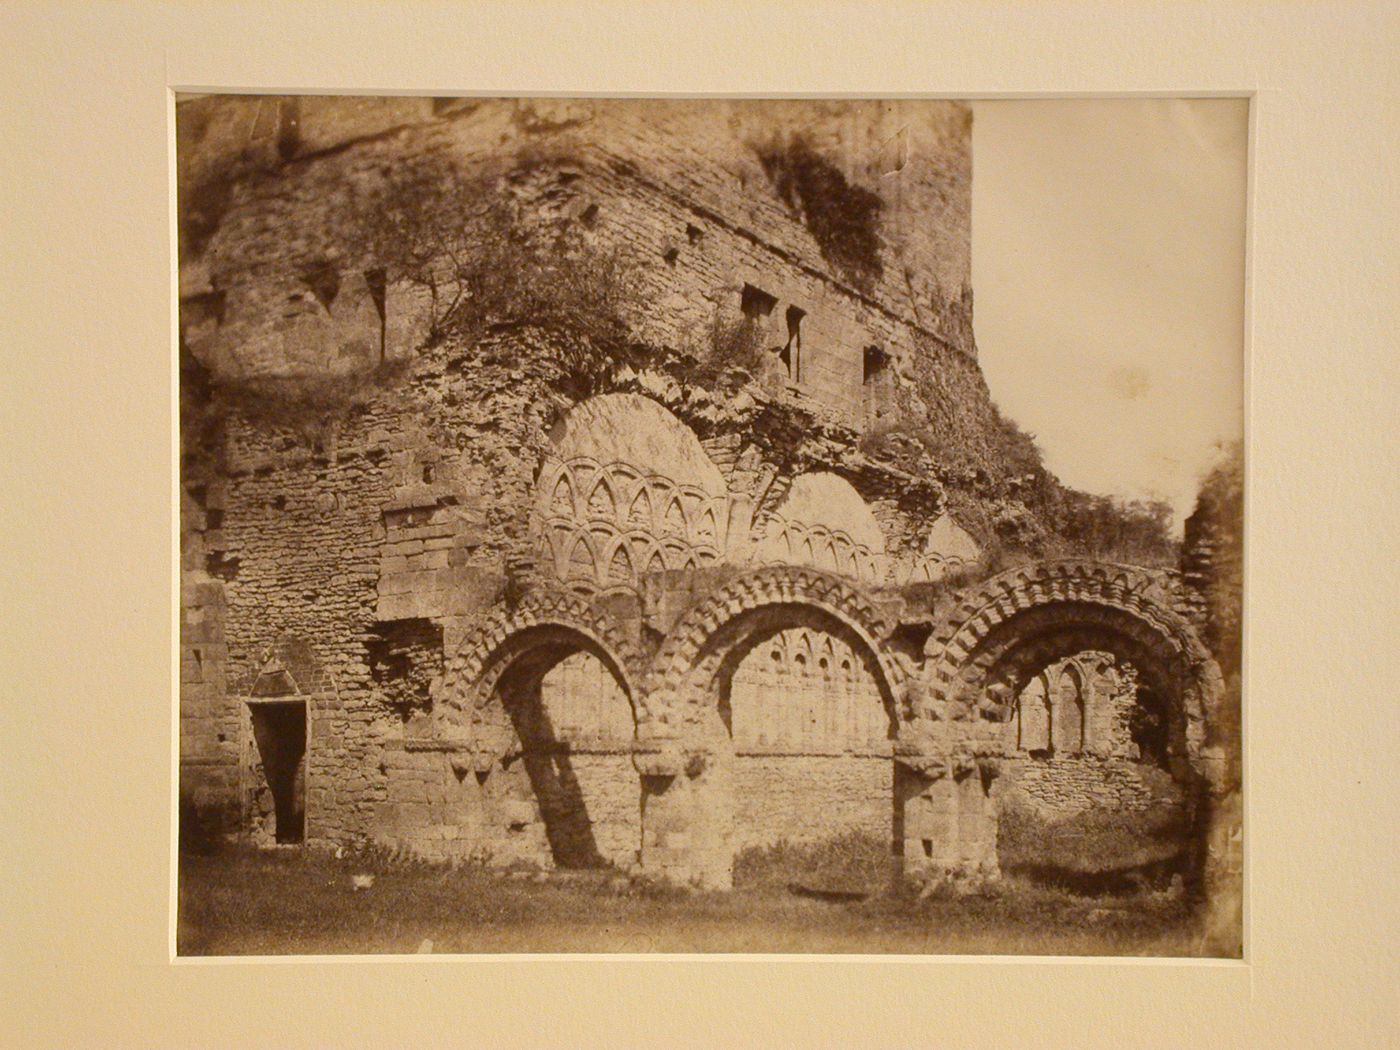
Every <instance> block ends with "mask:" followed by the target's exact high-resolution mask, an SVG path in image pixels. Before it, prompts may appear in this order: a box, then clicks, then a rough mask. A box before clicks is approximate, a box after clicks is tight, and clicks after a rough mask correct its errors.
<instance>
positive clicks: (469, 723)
mask: <svg viewBox="0 0 1400 1050" xmlns="http://www.w3.org/2000/svg"><path fill="white" fill-rule="evenodd" d="M548 602H549V603H552V607H551V608H543V607H541V602H540V601H539V600H536V601H535V602H533V603H527V604H526V605H525V606H522V607H521V608H519V609H517V610H515V611H514V613H513V614H510V615H509V616H506V615H502V616H499V617H497V618H496V619H497V620H499V621H500V622H488V623H487V624H484V625H483V626H482V627H480V628H479V629H478V630H477V631H476V632H474V634H473V635H472V636H471V637H469V639H468V641H467V643H466V644H465V645H464V646H463V648H462V650H459V654H458V657H457V658H455V659H454V661H453V663H452V665H451V666H450V668H449V675H448V677H447V678H446V679H445V683H444V687H443V691H442V697H441V698H442V703H441V704H440V705H438V710H439V714H438V718H439V720H440V721H441V722H442V723H445V724H444V725H442V726H441V727H440V732H441V734H442V735H443V736H445V737H448V738H451V739H455V740H457V741H459V742H461V743H464V744H465V745H466V747H467V749H468V750H470V751H471V752H472V753H473V755H474V766H475V769H476V775H477V779H478V782H479V783H480V784H481V785H482V787H483V789H484V790H485V789H488V788H489V789H491V793H490V798H491V802H492V804H493V805H494V806H495V812H496V813H497V814H498V820H499V822H500V823H502V824H503V825H504V828H502V829H500V830H499V833H500V834H503V835H505V836H506V837H507V841H510V838H509V837H510V836H511V835H512V834H514V835H519V834H520V833H521V832H522V831H525V830H527V828H526V826H527V825H529V824H531V823H532V822H531V821H530V820H529V819H527V815H526V814H524V813H522V807H524V806H525V804H526V803H532V804H533V805H534V806H536V807H537V808H538V813H539V818H540V820H539V823H541V824H542V825H543V835H544V839H545V842H546V844H547V848H548V852H549V859H550V860H552V862H553V863H554V864H555V865H556V866H558V867H561V868H589V867H601V866H604V865H607V864H609V863H617V862H621V863H631V862H633V861H635V859H636V855H637V851H638V850H639V849H640V807H639V799H640V786H639V784H638V783H637V776H636V771H635V769H634V767H633V765H632V759H631V755H632V744H633V740H634V738H635V732H636V721H637V712H636V709H635V706H634V695H635V694H634V692H633V688H632V681H633V675H632V672H631V667H630V664H631V663H632V661H629V659H628V656H629V655H630V651H629V650H627V648H626V646H625V644H623V643H621V641H620V639H619V638H618V637H617V636H616V634H615V632H614V631H613V630H612V629H611V628H610V626H609V625H608V624H607V623H606V622H605V621H604V620H603V619H602V617H601V614H598V613H597V612H596V611H595V610H594V609H593V608H592V607H591V606H589V605H588V604H587V603H586V602H584V601H582V600H581V599H578V598H577V597H576V596H570V595H556V596H551V598H550V599H548ZM580 654H582V655H583V656H586V657H587V658H588V659H589V660H591V661H595V662H596V665H597V666H598V668H599V680H600V683H601V684H602V685H603V686H604V687H605V688H604V691H605V692H606V693H607V694H608V695H609V696H612V697H614V698H615V699H616V698H620V700H619V702H621V701H625V703H626V713H625V723H626V730H625V732H624V731H621V730H619V731H617V732H615V733H614V734H613V736H612V738H609V739H601V738H598V737H597V736H596V735H595V736H594V737H591V738H589V739H588V740H586V741H583V742H582V743H583V746H579V745H580V741H578V740H576V739H574V738H572V737H571V736H570V735H568V734H567V733H565V732H563V731H562V730H561V726H560V725H559V724H558V721H557V719H556V714H557V709H556V708H555V706H554V705H552V704H551V702H550V701H551V699H556V700H557V699H560V697H559V695H558V688H557V687H558V685H559V682H558V681H557V675H558V672H559V670H560V669H561V667H562V666H563V665H564V664H565V662H566V661H569V660H570V658H571V657H577V656H579V655H580ZM623 654H626V655H623ZM551 679H556V681H555V685H556V689H555V690H554V693H553V694H551V692H550V689H549V685H550V682H551ZM562 699H563V700H565V701H569V700H570V699H571V698H570V697H568V696H567V695H565V696H564V697H563V698H562ZM586 699H596V698H586ZM619 721H620V720H618V719H614V724H615V725H616V724H618V723H619ZM581 763H582V764H584V765H586V766H588V767H589V768H588V769H584V768H580V764H581ZM600 763H603V764H605V765H607V766H608V769H607V770H605V772H606V774H607V775H606V776H602V777H600V776H599V775H598V774H599V770H598V768H597V767H598V766H599V764H600ZM522 771H523V774H524V777H523V780H522V778H521V776H520V774H521V772H522ZM590 778H591V782H590ZM629 779H630V781H631V783H630V786H629V785H628V780H629ZM525 787H528V797H525V791H524V788H525ZM608 791H614V792H615V791H623V792H626V793H628V797H627V798H626V800H625V802H619V801H618V800H617V799H615V798H614V799H611V802H612V804H611V805H609V807H608V808H609V810H610V812H611V811H616V810H617V809H618V808H619V806H621V808H622V809H624V810H630V813H631V816H630V819H627V820H624V821H622V822H621V824H622V825H623V826H621V827H608V828H606V829H604V830H605V834H604V835H600V834H599V831H600V829H599V827H598V826H597V825H596V823H595V819H594V816H593V813H592V812H591V810H592V807H593V804H594V803H596V802H597V801H598V800H599V798H600V797H601V796H600V793H603V794H606V793H607V792H608ZM525 808H528V807H525ZM604 839H606V842H604V841H603V840H604Z"/></svg>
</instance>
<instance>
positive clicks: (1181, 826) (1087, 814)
mask: <svg viewBox="0 0 1400 1050" xmlns="http://www.w3.org/2000/svg"><path fill="white" fill-rule="evenodd" d="M1163 776H1166V774H1165V773H1164V774H1163ZM1189 835H1190V828H1189V825H1188V814H1187V813H1186V811H1185V809H1184V807H1181V806H1172V805H1166V804H1158V805H1154V806H1152V807H1151V808H1149V809H1146V810H1143V811H1141V812H1126V811H1121V810H1109V809H1088V810H1084V811H1082V812H1080V813H1077V814H1074V815H1073V816H1069V817H1061V818H1058V819H1055V818H1049V817H1045V816H1042V815H1041V814H1040V813H1039V812H1037V811H1036V810H1035V809H1034V808H1032V807H1031V806H1029V805H1026V804H1024V803H1018V802H1014V801H1009V802H1008V803H1007V804H1006V805H1004V806H1003V808H1002V812H1001V819H1000V822H999V824H998V831H997V853H998V857H999V859H1000V863H1001V866H1002V868H1003V870H1005V871H1007V872H1010V873H1013V874H1018V875H1023V876H1026V877H1027V878H1029V879H1032V880H1034V881H1037V882H1040V883H1043V884H1047V885H1052V886H1058V887H1061V888H1063V889H1066V890H1071V891H1075V892H1080V893H1110V894H1122V893H1125V892H1130V891H1132V890H1135V889H1139V888H1142V887H1145V886H1151V887H1154V888H1158V889H1161V888H1164V887H1166V886H1167V885H1169V884H1170V880H1171V878H1172V876H1174V875H1178V874H1183V871H1184V865H1185V863H1186V856H1185V854H1186V849H1185V847H1186V843H1187V841H1188V837H1189Z"/></svg>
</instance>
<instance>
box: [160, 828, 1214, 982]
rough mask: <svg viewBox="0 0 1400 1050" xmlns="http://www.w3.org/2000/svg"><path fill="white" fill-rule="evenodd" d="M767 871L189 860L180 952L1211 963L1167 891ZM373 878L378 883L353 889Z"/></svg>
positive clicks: (246, 857) (295, 854) (292, 855)
mask: <svg viewBox="0 0 1400 1050" xmlns="http://www.w3.org/2000/svg"><path fill="white" fill-rule="evenodd" d="M848 853H849V856H850V857H851V858H853V860H852V863H854V865H855V867H856V868H857V869H859V868H860V866H861V865H862V864H864V863H865V862H864V861H861V860H860V859H859V851H858V850H856V849H855V848H854V847H851V848H850V849H849V850H848ZM773 862H774V855H773V854H771V853H770V854H768V855H767V860H766V861H765V860H764V857H763V856H760V857H757V858H754V857H750V858H749V859H748V860H747V861H745V862H743V863H741V865H740V866H739V867H738V869H737V874H738V875H740V876H741V880H740V881H741V882H744V881H747V882H748V883H749V885H747V886H744V885H741V886H740V887H739V888H738V889H736V890H735V891H733V892H732V893H728V894H724V893H688V892H685V891H683V890H679V889H675V888H671V887H666V886H661V885H656V884H651V883H647V882H639V881H635V880H628V879H626V878H624V877H622V876H620V875H618V874H616V873H612V872H587V873H583V872H579V873H567V874H545V873H532V872H524V871H520V872H495V871H491V870H487V869H484V868H479V867H471V866H459V867H450V866H446V865H431V864H426V863H420V862H413V861H403V860H395V859H393V858H390V857H387V856H384V855H381V854H376V853H372V852H371V853H361V854H348V855H346V856H345V857H344V858H342V859H337V858H336V857H335V856H334V855H332V854H330V853H326V852H321V851H316V850H274V851H258V850H253V849H229V850H224V851H220V852H217V853H214V854H209V855H201V854H194V853H189V854H185V855H183V856H182V857H181V858H180V901H179V929H178V933H177V944H178V951H179V954H180V955H281V954H314V955H320V954H379V953H400V954H402V953H413V952H417V951H420V950H423V951H432V952H435V953H477V952H488V953H490V952H763V953H797V952H822V953H870V954H877V953H900V954H926V953H933V954H1028V955H1151V956H1190V955H1201V954H1210V951H1209V949H1208V946H1206V945H1205V944H1204V943H1203V935H1202V930H1203V925H1202V922H1201V921H1200V919H1199V917H1198V916H1197V915H1195V914H1193V912H1192V910H1191V908H1190V907H1189V905H1188V904H1187V903H1186V902H1185V901H1184V900H1182V899H1181V898H1180V896H1179V895H1173V894H1172V893H1169V892H1158V891H1139V892H1135V893H1131V894H1119V895H1110V896H1105V895H1100V896H1097V897H1091V896H1083V895H1079V894H1076V893H1074V892H1072V891H1071V890H1069V889H1065V888H1063V887H1047V886H1040V885H1036V884H1035V883H1033V882H1031V881H1030V880H1028V879H1026V878H1024V877H1017V876H1012V877H1009V878H1007V879H1006V880H1004V881H1003V882H1002V883H1001V884H1000V885H998V886H996V887H994V888H992V889H989V890H987V891H986V892H983V893H979V894H971V895H966V896H956V895H953V894H952V893H934V894H932V895H930V896H928V897H926V898H925V899H922V900H921V899H919V897H918V894H917V893H914V892H910V891H907V890H889V891H885V892H883V893H878V894H874V895H872V896H869V897H867V898H865V899H862V900H852V899H842V900H823V899H815V898H813V897H811V896H806V895H801V894H800V893H794V892H792V890H791V889H790V888H789V886H787V885H783V884H782V879H781V877H780V876H779V875H778V874H777V870H778V869H777V867H775V865H774V863H773ZM765 863H767V864H768V867H767V868H766V869H765V867H764V864H765ZM744 864H748V865H749V868H750V870H749V871H748V873H747V875H748V876H752V877H746V873H745V869H744V866H743V865H744ZM365 875H371V876H373V883H372V885H370V886H369V887H368V888H363V889H357V888H356V886H355V877H356V876H365ZM359 881H360V882H361V883H363V882H364V881H365V880H364V879H363V878H360V879H359ZM425 942H430V943H426V944H425Z"/></svg>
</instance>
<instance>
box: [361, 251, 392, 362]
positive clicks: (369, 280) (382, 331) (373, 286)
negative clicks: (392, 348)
mask: <svg viewBox="0 0 1400 1050" xmlns="http://www.w3.org/2000/svg"><path fill="white" fill-rule="evenodd" d="M365 284H366V286H368V288H369V297H370V298H371V299H373V300H374V308H375V309H376V310H377V311H379V360H380V363H381V364H382V363H383V361H384V359H385V358H386V357H387V356H388V353H389V344H388V335H389V328H388V321H389V314H388V303H387V296H388V290H389V278H388V274H386V273H385V272H384V270H383V269H381V268H375V269H373V270H366V271H365Z"/></svg>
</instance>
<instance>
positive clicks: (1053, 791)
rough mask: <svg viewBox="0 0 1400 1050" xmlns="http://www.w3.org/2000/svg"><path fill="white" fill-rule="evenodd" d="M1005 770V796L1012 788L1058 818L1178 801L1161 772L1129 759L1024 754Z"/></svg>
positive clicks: (1173, 785) (1176, 790) (1172, 783)
mask: <svg viewBox="0 0 1400 1050" xmlns="http://www.w3.org/2000/svg"><path fill="white" fill-rule="evenodd" d="M1003 770H1004V772H1003V776H1004V778H1005V780H1006V791H1007V794H1008V796H1009V795H1010V794H1011V793H1012V792H1014V793H1015V794H1016V795H1017V796H1019V797H1020V798H1022V799H1025V800H1027V801H1029V802H1030V803H1031V804H1032V805H1033V806H1034V807H1035V808H1036V809H1038V810H1040V811H1041V812H1043V813H1046V814H1048V815H1053V816H1057V817H1065V816H1072V815H1073V814H1075V813H1079V812H1082V811H1083V810H1086V809H1096V810H1105V809H1108V810H1118V811H1121V812H1140V811H1142V810H1146V809H1151V808H1153V807H1154V806H1159V805H1168V806H1175V805H1180V804H1181V802H1182V793H1181V789H1180V788H1179V787H1178V786H1177V784H1176V782H1175V781H1173V780H1172V778H1171V776H1170V775H1169V774H1167V773H1166V772H1165V771H1164V770H1162V769H1159V768H1157V767H1156V766H1153V765H1149V764H1145V763H1141V762H1133V761H1131V760H1128V759H1115V758H1096V757H1092V756H1083V757H1072V758H1054V759H1050V760H1047V761H1041V760H1037V759H1024V758H1023V759H1012V760H1009V761H1007V762H1006V763H1005V765H1004V767H1003Z"/></svg>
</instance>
